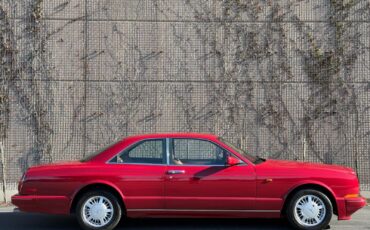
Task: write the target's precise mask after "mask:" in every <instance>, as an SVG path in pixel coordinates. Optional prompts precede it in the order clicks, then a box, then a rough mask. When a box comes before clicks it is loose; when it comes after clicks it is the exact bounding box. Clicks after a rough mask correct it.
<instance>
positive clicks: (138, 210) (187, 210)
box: [127, 209, 280, 212]
mask: <svg viewBox="0 0 370 230" xmlns="http://www.w3.org/2000/svg"><path fill="white" fill-rule="evenodd" d="M127 211H130V212H280V210H227V209H225V210H220V209H216V210H214V209H127Z"/></svg>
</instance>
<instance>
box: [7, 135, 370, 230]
mask: <svg viewBox="0 0 370 230" xmlns="http://www.w3.org/2000/svg"><path fill="white" fill-rule="evenodd" d="M18 191H19V193H18V194H17V195H15V196H13V197H12V203H13V204H14V205H16V206H18V208H19V209H20V210H21V211H24V212H40V213H50V214H66V215H67V214H75V215H76V217H77V219H78V221H79V223H80V225H81V226H82V227H83V228H84V229H113V228H115V227H116V226H117V224H118V223H119V222H120V220H121V218H122V217H130V218H137V217H178V218H181V217H184V218H189V217H190V218H192V217H194V218H195V217H196V218H200V217H204V218H281V217H286V218H287V219H288V221H289V222H290V224H291V225H292V226H293V227H295V228H298V229H323V228H325V227H326V226H327V225H328V224H329V222H330V220H331V218H332V215H333V214H335V215H337V217H338V219H339V220H349V219H350V218H351V215H352V214H353V213H354V212H356V211H357V210H358V209H360V208H362V207H363V206H365V204H366V201H365V199H364V198H363V197H361V195H360V191H359V182H358V179H357V176H356V174H355V172H354V171H353V170H352V169H350V168H347V167H342V166H336V165H324V164H314V163H304V162H295V161H283V160H269V159H268V160H266V159H263V158H259V157H254V156H251V155H249V154H247V153H246V152H244V151H243V150H241V149H239V148H237V147H235V146H233V145H232V144H230V143H228V142H227V141H225V140H223V139H222V138H220V137H217V136H215V135H210V134H198V133H170V134H146V135H139V136H131V137H127V138H124V139H123V140H121V141H119V142H117V143H115V144H113V145H111V146H109V147H107V148H105V149H102V150H100V151H97V152H96V153H95V154H92V155H90V156H87V157H85V158H84V159H83V160H81V161H77V162H68V163H55V164H50V165H41V166H35V167H31V168H29V169H28V170H27V171H26V172H25V173H24V175H23V176H22V178H21V180H20V182H19V186H18Z"/></svg>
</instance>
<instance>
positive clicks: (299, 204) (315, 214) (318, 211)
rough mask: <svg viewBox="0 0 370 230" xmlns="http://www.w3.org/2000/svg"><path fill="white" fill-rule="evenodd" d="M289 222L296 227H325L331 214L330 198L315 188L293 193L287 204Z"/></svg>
mask: <svg viewBox="0 0 370 230" xmlns="http://www.w3.org/2000/svg"><path fill="white" fill-rule="evenodd" d="M286 213H287V217H288V221H289V222H290V224H291V225H292V226H293V227H295V228H297V229H305V230H319V229H325V228H326V227H327V226H328V224H329V222H330V220H331V217H332V215H333V206H332V204H331V202H330V199H329V198H328V197H327V196H326V195H325V194H324V193H322V192H320V191H317V190H309V189H307V190H301V191H298V192H297V193H296V194H294V195H293V197H292V199H291V200H290V201H289V204H288V206H287V210H286Z"/></svg>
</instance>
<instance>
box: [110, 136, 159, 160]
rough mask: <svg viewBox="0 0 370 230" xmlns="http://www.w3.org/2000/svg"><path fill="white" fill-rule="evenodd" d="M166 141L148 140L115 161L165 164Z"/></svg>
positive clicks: (125, 152) (120, 155)
mask: <svg viewBox="0 0 370 230" xmlns="http://www.w3.org/2000/svg"><path fill="white" fill-rule="evenodd" d="M164 155H165V141H164V140H162V139H159V140H146V141H143V142H140V143H139V144H137V145H135V146H134V147H132V148H130V149H128V150H124V151H123V152H122V153H120V154H119V155H118V156H117V157H115V158H114V159H113V162H116V163H138V164H164V163H165V157H164Z"/></svg>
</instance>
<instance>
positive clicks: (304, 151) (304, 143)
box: [303, 136, 307, 161]
mask: <svg viewBox="0 0 370 230" xmlns="http://www.w3.org/2000/svg"><path fill="white" fill-rule="evenodd" d="M306 151H307V142H306V137H305V136H303V161H305V160H306Z"/></svg>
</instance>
